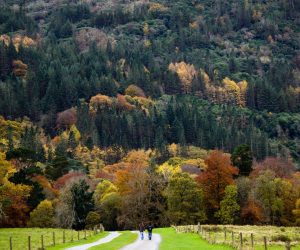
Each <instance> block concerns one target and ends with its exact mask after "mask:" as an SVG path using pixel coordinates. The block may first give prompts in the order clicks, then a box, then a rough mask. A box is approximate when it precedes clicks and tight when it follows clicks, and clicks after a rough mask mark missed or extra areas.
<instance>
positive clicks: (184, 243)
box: [154, 228, 233, 250]
mask: <svg viewBox="0 0 300 250" xmlns="http://www.w3.org/2000/svg"><path fill="white" fill-rule="evenodd" d="M154 233H159V234H160V235H161V237H162V242H161V244H160V248H159V249H160V250H171V249H172V250H192V249H197V250H199V249H205V250H211V249H215V250H231V249H233V248H232V247H230V246H226V245H221V244H220V245H211V244H209V243H208V242H207V241H205V240H203V239H202V238H200V237H199V235H197V234H193V233H176V232H175V230H174V229H173V228H160V229H156V230H155V232H154Z"/></svg>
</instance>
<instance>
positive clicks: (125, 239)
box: [90, 231, 146, 250]
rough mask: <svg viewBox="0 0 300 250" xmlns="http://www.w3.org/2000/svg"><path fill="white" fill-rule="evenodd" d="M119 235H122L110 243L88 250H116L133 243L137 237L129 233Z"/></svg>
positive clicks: (123, 232) (124, 232)
mask: <svg viewBox="0 0 300 250" xmlns="http://www.w3.org/2000/svg"><path fill="white" fill-rule="evenodd" d="M120 233H122V234H121V235H120V236H119V237H117V238H115V239H114V240H112V241H111V242H108V243H105V244H101V245H99V246H94V247H92V248H90V250H117V249H120V248H122V247H124V246H126V245H128V244H131V243H133V242H135V241H136V239H137V237H138V235H137V234H136V233H131V232H129V231H122V232H120ZM145 250H146V249H145Z"/></svg>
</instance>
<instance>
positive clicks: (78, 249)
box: [66, 232, 121, 250]
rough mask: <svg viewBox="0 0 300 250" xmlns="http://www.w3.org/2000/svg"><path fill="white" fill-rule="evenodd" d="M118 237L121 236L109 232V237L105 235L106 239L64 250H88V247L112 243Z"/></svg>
mask: <svg viewBox="0 0 300 250" xmlns="http://www.w3.org/2000/svg"><path fill="white" fill-rule="evenodd" d="M120 235H121V234H120V233H118V232H111V233H110V234H109V235H107V236H106V237H104V238H102V239H100V240H98V241H95V242H93V243H89V244H85V245H81V246H76V247H70V248H67V249H66V250H86V249H89V248H90V247H93V246H97V245H101V244H104V243H107V242H110V241H112V240H113V239H115V238H117V237H118V236H120Z"/></svg>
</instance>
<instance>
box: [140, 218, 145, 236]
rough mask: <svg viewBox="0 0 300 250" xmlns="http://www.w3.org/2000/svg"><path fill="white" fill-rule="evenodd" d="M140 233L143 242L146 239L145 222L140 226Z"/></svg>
mask: <svg viewBox="0 0 300 250" xmlns="http://www.w3.org/2000/svg"><path fill="white" fill-rule="evenodd" d="M139 231H140V235H141V240H143V239H144V231H145V226H144V223H143V222H142V223H141V224H140V225H139Z"/></svg>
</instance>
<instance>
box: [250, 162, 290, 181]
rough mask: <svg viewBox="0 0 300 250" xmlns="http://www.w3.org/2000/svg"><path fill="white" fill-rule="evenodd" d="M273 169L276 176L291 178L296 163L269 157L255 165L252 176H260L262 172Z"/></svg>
mask: <svg viewBox="0 0 300 250" xmlns="http://www.w3.org/2000/svg"><path fill="white" fill-rule="evenodd" d="M266 170H271V171H272V172H274V174H275V176H276V177H279V178H289V177H291V176H292V174H293V173H294V172H295V166H294V164H293V163H292V162H291V161H289V160H285V159H282V158H278V157H267V158H266V159H264V160H263V161H261V162H258V163H256V164H255V165H254V169H253V171H252V173H251V176H256V177H257V176H258V175H259V174H260V173H261V172H264V171H266Z"/></svg>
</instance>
